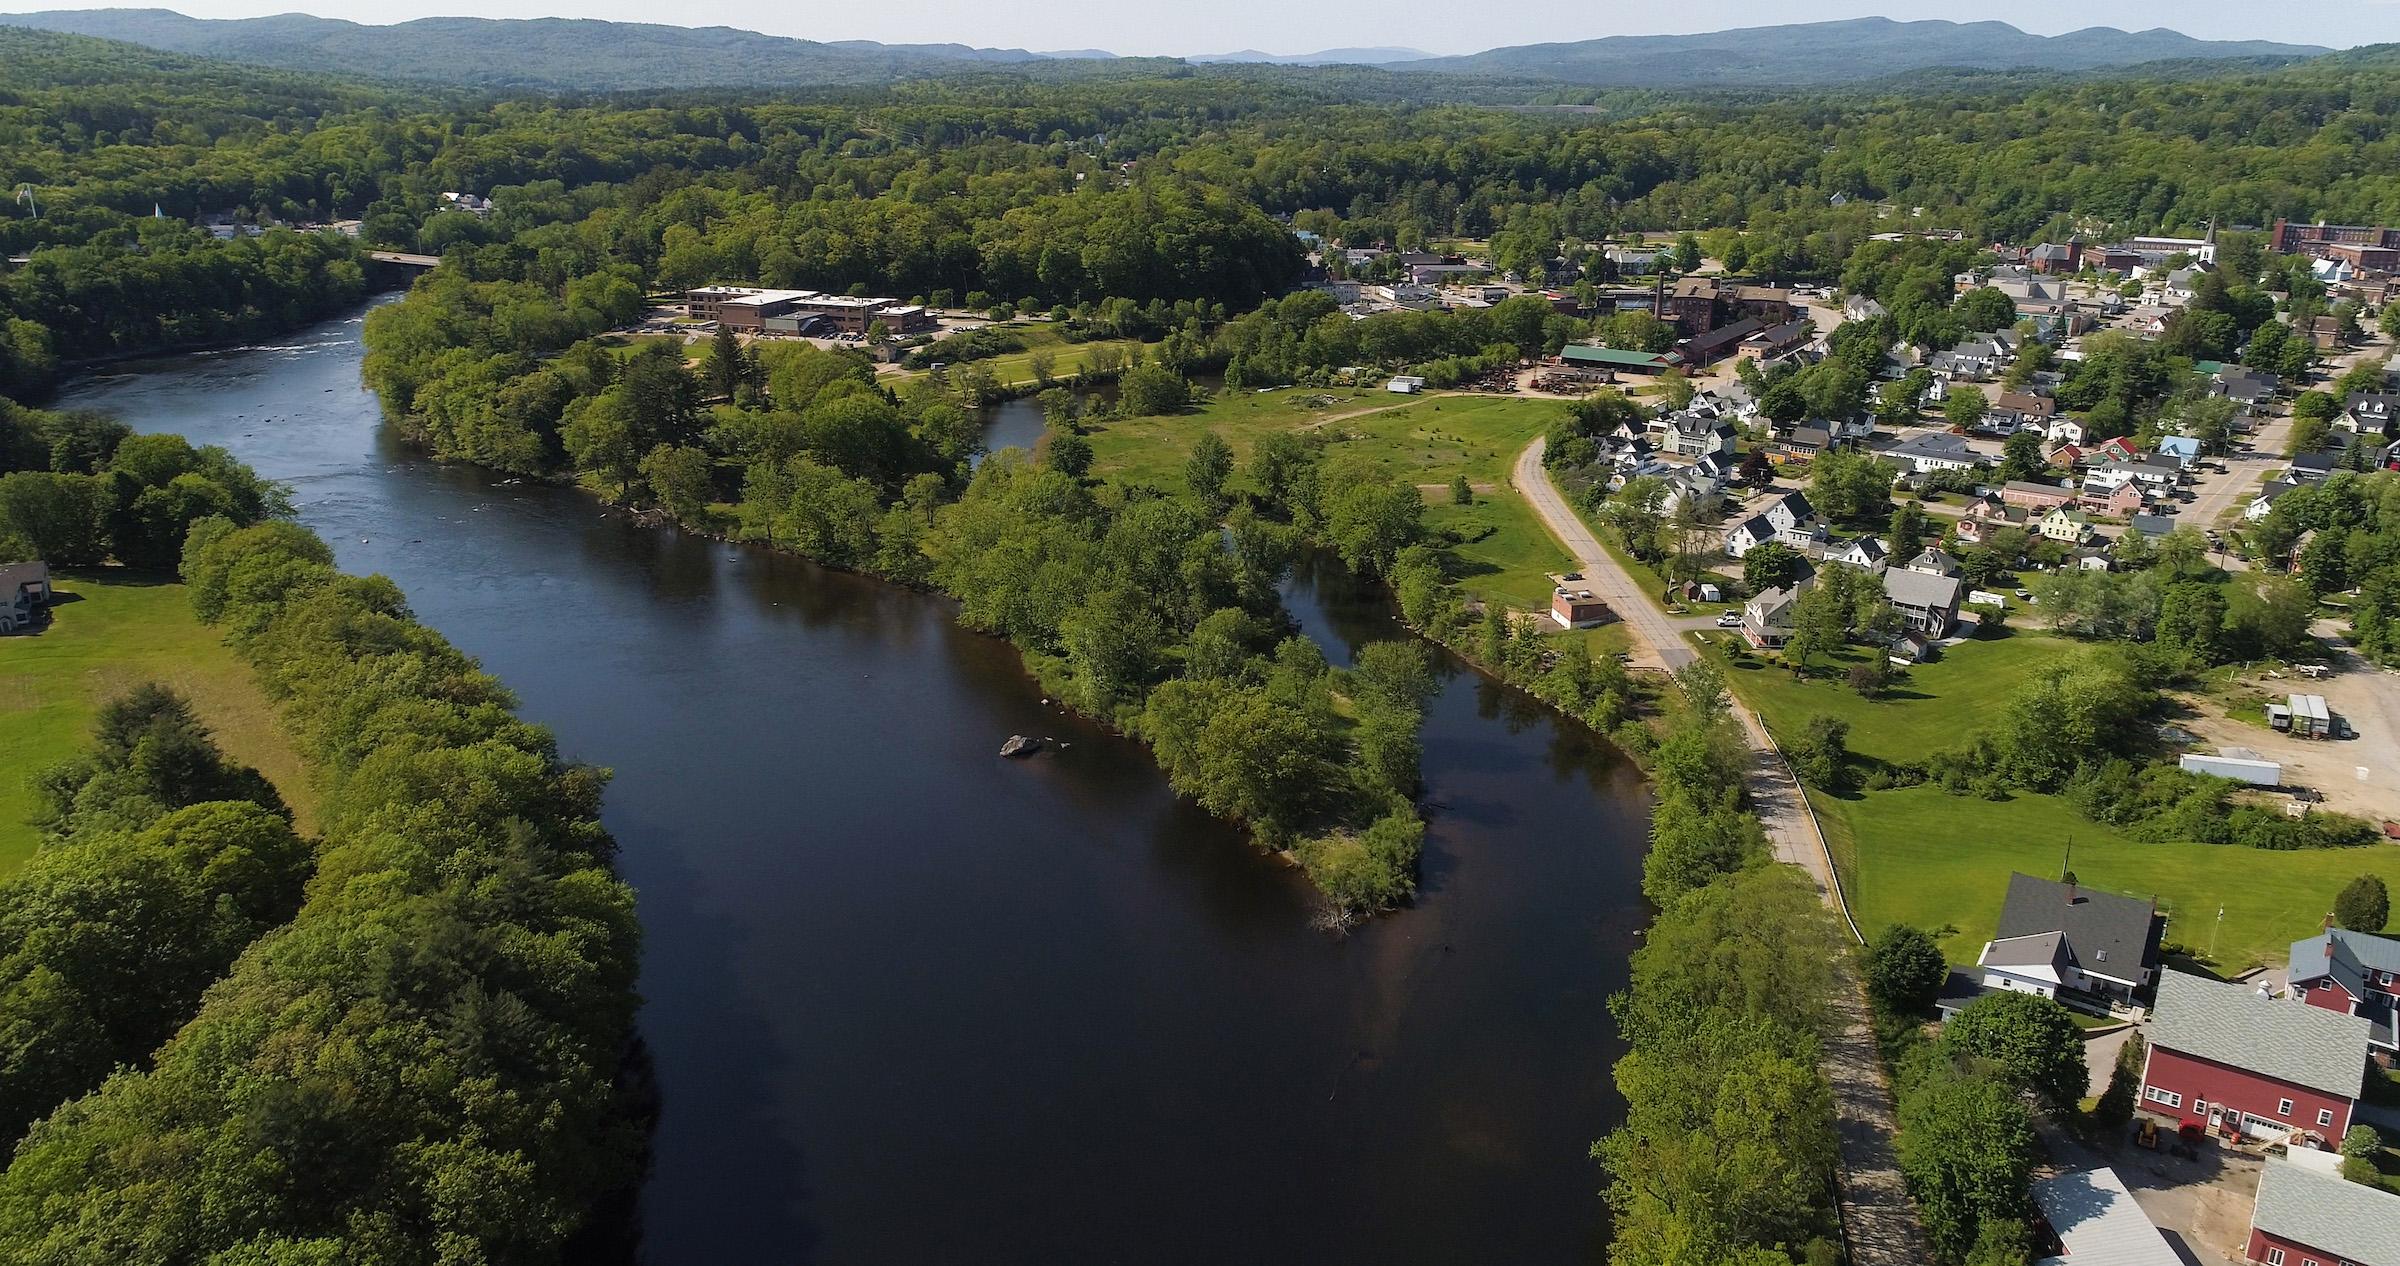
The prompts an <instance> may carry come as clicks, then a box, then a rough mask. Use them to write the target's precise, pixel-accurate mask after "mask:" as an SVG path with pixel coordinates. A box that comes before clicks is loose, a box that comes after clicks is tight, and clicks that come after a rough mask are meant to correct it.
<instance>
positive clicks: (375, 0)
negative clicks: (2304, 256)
mask: <svg viewBox="0 0 2400 1266" xmlns="http://www.w3.org/2000/svg"><path fill="white" fill-rule="evenodd" d="M65 7H74V5H73V0H47V2H44V0H30V2H29V0H0V11H16V12H27V11H32V10H36V9H54V8H65ZM163 7H168V8H173V9H175V10H177V11H178V12H182V13H188V14H190V15H192V16H194V17H205V18H228V17H254V16H258V15H261V14H269V13H288V12H291V11H293V10H294V9H295V8H299V9H301V10H302V11H304V12H309V13H316V14H321V15H323V16H326V17H338V18H348V19H350V20H352V21H357V22H399V21H405V20H407V19H409V18H417V17H428V16H433V15H441V14H475V15H478V16H483V17H545V16H557V17H590V18H609V19H614V20H618V21H627V22H672V23H679V24H682V25H704V24H708V23H712V22H714V23H722V24H725V25H731V26H742V27H746V28H748V29H751V30H758V31H766V32H768V33H770V34H775V35H795V36H803V37H806V38H810V39H827V40H832V39H872V40H883V41H885V42H888V43H918V42H923V43H932V42H957V43H964V44H977V45H984V46H987V47H1003V48H1032V49H1059V48H1105V49H1108V50H1110V51H1112V52H1117V53H1149V54H1157V53H1168V54H1182V53H1191V54H1199V53H1218V52H1228V51H1231V50H1234V49H1238V48H1259V49H1264V50H1266V51H1268V52H1274V53H1299V52H1310V51H1314V50H1316V49H1320V48H1327V47H1360V46H1407V47H1414V48H1421V49H1425V50H1427V51H1429V52H1437V53H1451V52H1473V51H1476V50H1479V49H1484V48H1491V47H1495V46H1498V45H1503V44H1528V43H1539V42H1546V41H1553V40H1580V39H1592V38H1595V37H1598V36H1603V35H1648V34H1660V33H1671V32H1685V31H1713V30H1723V29H1726V28H1729V27H1742V26H1760V25H1766V24H1769V23H1778V22H1808V21H1816V20H1819V19H1825V18H1848V17H1862V16H1868V15H1880V16H1884V17H1893V18H1947V19H1950V20H1952V21H1961V22H1964V21H1979V20H1986V19H1997V20H2000V21H2005V22H2008V23H2011V24H2012V25H2015V26H2018V27H2022V28H2023V29H2025V30H2029V31H2034V32H2037V33H2040V34H2044V35H2055V34H2059V33H2062V32H2066V31H2071V30H2077V29H2080V28H2083V27H2088V26H2116V27H2123V28H2126V29H2128V30H2142V29H2147V28H2150V27H2155V26H2171V27H2173V28H2175V29H2176V30H2179V31H2182V32H2184V33H2186V34H2189V35H2196V36H2200V37H2202V38H2206V39H2273V40H2281V41H2285V42H2290V43H2301V44H2331V45H2338V46H2349V45H2356V44H2377V43H2388V42H2400V0H2282V2H2281V3H2275V4H2262V3H2259V0H2181V2H2180V3H2175V4H2160V3H2158V2H2157V0H2140V2H2138V3H2137V2H2132V0H2011V3H2009V4H2007V5H1993V4H1961V3H1955V2H1949V0H1915V2H1913V3H1912V2H1910V0H1880V2H1873V0H1870V2H1867V3H1860V2H1858V0H1777V3H1774V4H1771V5H1770V4H1761V3H1757V0H1598V2H1594V0H1513V2H1512V3H1509V4H1506V5H1493V6H1482V5H1461V4H1459V3H1457V0H1373V2H1372V3H1359V2H1357V0H1318V3H1315V4H1293V3H1290V0H1199V2H1191V0H903V2H901V3H859V2H858V0H847V2H844V0H801V2H800V3H798V4H787V5H773V6H764V5H762V6H757V7H738V6H737V7H733V8H727V7H724V6H701V5H689V6H675V5H660V4H658V3H656V0H573V2H572V3H561V2H560V0H477V2H475V3H461V2H460V0H310V2H307V3H304V4H301V5H298V6H295V5H294V4H293V3H292V2H291V0H180V2H179V0H165V4H164V6H163Z"/></svg>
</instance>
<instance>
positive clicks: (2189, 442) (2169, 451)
mask: <svg viewBox="0 0 2400 1266" xmlns="http://www.w3.org/2000/svg"><path fill="white" fill-rule="evenodd" d="M2158 454H2159V456H2161V457H2172V458H2174V459H2175V460H2176V461H2179V462H2181V463H2183V464H2184V465H2186V466H2189V465H2191V464H2192V463H2193V462H2196V461H2199V460H2200V441H2199V440H2196V439H2194V438H2192V437H2191V436H2189V435H2162V436H2159V437H2158Z"/></svg>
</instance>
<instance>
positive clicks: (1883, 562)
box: [1825, 536, 1891, 572]
mask: <svg viewBox="0 0 2400 1266" xmlns="http://www.w3.org/2000/svg"><path fill="white" fill-rule="evenodd" d="M1890 559H1891V552H1890V551H1889V550H1887V549H1886V548H1884V544H1883V542H1882V541H1879V540H1877V539H1875V538H1874V537H1872V536H1862V537H1859V538H1858V539H1857V540H1855V541H1851V542H1848V543H1847V544H1844V545H1843V546H1841V548H1839V549H1835V550H1831V551H1829V552H1827V553H1826V555H1825V561H1826V562H1829V563H1847V564H1849V565H1850V566H1852V567H1856V568H1858V569H1859V570H1861V571H1871V572H1880V571H1882V570H1883V569H1884V568H1885V567H1886V566H1887V565H1889V563H1890Z"/></svg>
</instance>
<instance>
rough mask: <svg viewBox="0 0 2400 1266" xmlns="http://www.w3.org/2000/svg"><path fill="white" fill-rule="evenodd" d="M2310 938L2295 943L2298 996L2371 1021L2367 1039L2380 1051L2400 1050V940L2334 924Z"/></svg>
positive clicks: (2292, 965) (2295, 991)
mask: <svg viewBox="0 0 2400 1266" xmlns="http://www.w3.org/2000/svg"><path fill="white" fill-rule="evenodd" d="M2326 922H2327V924H2328V926H2327V927H2326V928H2325V930H2324V931H2322V932H2319V933H2318V934H2317V935H2315V936H2312V937H2309V938H2308V939H2307V940H2303V941H2294V942H2292V956H2291V960H2290V973H2289V975H2288V976H2287V977H2286V979H2288V980H2290V981H2291V989H2292V997H2293V998H2294V999H2296V1000H2298V1001H2300V1002H2305V1003H2307V1004H2308V1005H2310V1006H2312V1007H2322V1008H2324V1009H2325V1010H2327V1011H2335V1012H2339V1013H2341V1014H2343V1015H2355V1016H2358V1017H2360V1018H2362V1019H2364V1020H2365V1021H2366V1022H2367V1026H2368V1028H2367V1040H2368V1041H2369V1042H2370V1043H2372V1044H2374V1045H2375V1046H2376V1047H2377V1048H2379V1049H2382V1050H2386V1051H2394V1052H2400V1040H2395V1038H2394V1035H2393V1029H2392V1019H2393V1007H2394V1002H2395V1000H2396V999H2400V983H2395V981H2400V941H2395V940H2391V939H2389V938H2386V937H2381V936H2375V935H2372V934H2370V933H2366V932H2353V931H2350V930H2349V929H2347V928H2337V927H2333V926H2331V923H2332V920H2330V919H2329V920H2327V921H2326Z"/></svg>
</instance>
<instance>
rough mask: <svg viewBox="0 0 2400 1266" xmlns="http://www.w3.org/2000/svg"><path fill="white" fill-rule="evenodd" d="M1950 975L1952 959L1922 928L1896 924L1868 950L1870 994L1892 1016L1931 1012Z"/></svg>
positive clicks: (1886, 930)
mask: <svg viewBox="0 0 2400 1266" xmlns="http://www.w3.org/2000/svg"><path fill="white" fill-rule="evenodd" d="M1949 978H1950V964H1949V961H1948V960H1947V959H1945V958H1943V957H1942V950H1941V947H1940V946H1939V945H1936V944H1935V943H1934V940H1933V937H1931V936H1929V935H1927V934H1926V932H1925V931H1924V929H1922V928H1915V927H1910V926H1909V925H1907V924H1905V923H1895V924H1893V925H1892V926H1891V927H1889V928H1886V929H1884V933H1883V935H1881V936H1879V937H1876V938H1875V944H1874V945H1873V946H1872V947H1871V948H1869V949H1868V951H1867V965H1866V981H1867V994H1868V996H1869V997H1871V998H1873V999H1874V1000H1875V1004H1876V1005H1877V1006H1879V1007H1882V1008H1883V1009H1884V1010H1885V1011H1887V1012H1890V1013H1891V1014H1893V1015H1900V1016H1920V1015H1924V1014H1926V1013H1927V1012H1930V1011H1931V1010H1933V1001H1934V999H1935V998H1937V997H1939V996H1940V995H1941V992H1942V986H1943V984H1944V983H1945V982H1947V981H1948V980H1949Z"/></svg>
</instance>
